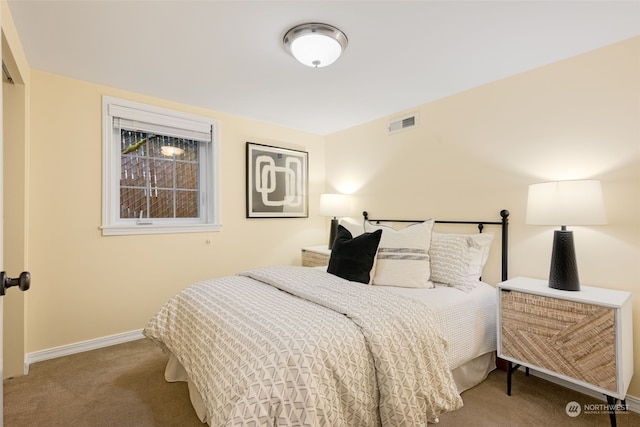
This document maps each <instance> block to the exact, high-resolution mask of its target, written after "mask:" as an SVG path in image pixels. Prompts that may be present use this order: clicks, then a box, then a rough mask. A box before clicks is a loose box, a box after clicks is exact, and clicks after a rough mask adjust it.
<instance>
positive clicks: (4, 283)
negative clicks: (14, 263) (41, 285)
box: [0, 271, 31, 295]
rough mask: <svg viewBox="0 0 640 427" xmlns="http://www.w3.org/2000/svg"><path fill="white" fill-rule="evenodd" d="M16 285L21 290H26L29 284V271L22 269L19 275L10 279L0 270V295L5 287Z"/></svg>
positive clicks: (3, 292)
mask: <svg viewBox="0 0 640 427" xmlns="http://www.w3.org/2000/svg"><path fill="white" fill-rule="evenodd" d="M12 286H17V287H19V288H20V290H21V291H26V290H28V289H29V286H31V273H29V272H28V271H23V272H22V273H20V277H18V278H15V279H12V278H10V277H8V276H7V273H5V272H4V271H2V272H0V295H4V294H5V291H6V290H7V288H10V287H12Z"/></svg>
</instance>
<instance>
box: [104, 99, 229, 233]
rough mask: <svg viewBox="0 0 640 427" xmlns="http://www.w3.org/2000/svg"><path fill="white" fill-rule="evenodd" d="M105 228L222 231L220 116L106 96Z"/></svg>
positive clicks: (120, 230) (107, 230)
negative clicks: (220, 205) (181, 110)
mask: <svg viewBox="0 0 640 427" xmlns="http://www.w3.org/2000/svg"><path fill="white" fill-rule="evenodd" d="M102 104H103V132H104V135H103V190H102V191H103V208H102V234H103V235H121V234H152V233H183V232H196V231H218V230H219V229H220V223H219V222H220V221H219V216H220V214H219V213H220V208H219V200H218V193H219V191H218V164H219V158H218V157H219V155H218V141H217V122H216V121H215V120H212V119H209V118H206V117H199V116H194V115H190V114H185V113H179V112H175V111H170V110H166V109H162V108H157V107H152V106H148V105H143V104H138V103H134V102H130V101H125V100H121V99H116V98H111V97H106V96H105V97H103V102H102Z"/></svg>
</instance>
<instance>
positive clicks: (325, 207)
mask: <svg viewBox="0 0 640 427" xmlns="http://www.w3.org/2000/svg"><path fill="white" fill-rule="evenodd" d="M320 215H322V216H333V217H338V216H349V215H351V200H350V198H349V196H347V195H345V194H321V195H320Z"/></svg>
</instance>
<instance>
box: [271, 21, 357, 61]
mask: <svg viewBox="0 0 640 427" xmlns="http://www.w3.org/2000/svg"><path fill="white" fill-rule="evenodd" d="M282 42H283V43H284V45H285V47H286V48H287V49H288V50H289V52H290V53H291V55H293V56H294V57H295V58H296V59H297V60H298V61H300V62H301V63H303V64H304V65H306V66H308V67H314V68H320V67H326V66H327V65H331V64H333V63H334V62H335V61H336V60H337V59H338V58H339V57H340V55H341V54H342V52H344V50H345V49H346V48H347V43H348V40H347V36H346V35H345V34H344V33H343V32H342V31H340V30H339V29H337V28H336V27H334V26H332V25H328V24H320V23H317V22H313V23H308V24H301V25H297V26H295V27H293V28H292V29H290V30H289V31H287V34H285V35H284V39H283V40H282Z"/></svg>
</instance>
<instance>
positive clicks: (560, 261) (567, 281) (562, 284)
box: [549, 230, 580, 291]
mask: <svg viewBox="0 0 640 427" xmlns="http://www.w3.org/2000/svg"><path fill="white" fill-rule="evenodd" d="M549 287H550V288H554V289H560V290H562V291H579V290H580V279H579V278H578V265H577V263H576V251H575V248H574V245H573V232H572V231H568V230H556V231H555V232H554V233H553V253H552V254H551V271H550V272H549Z"/></svg>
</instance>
